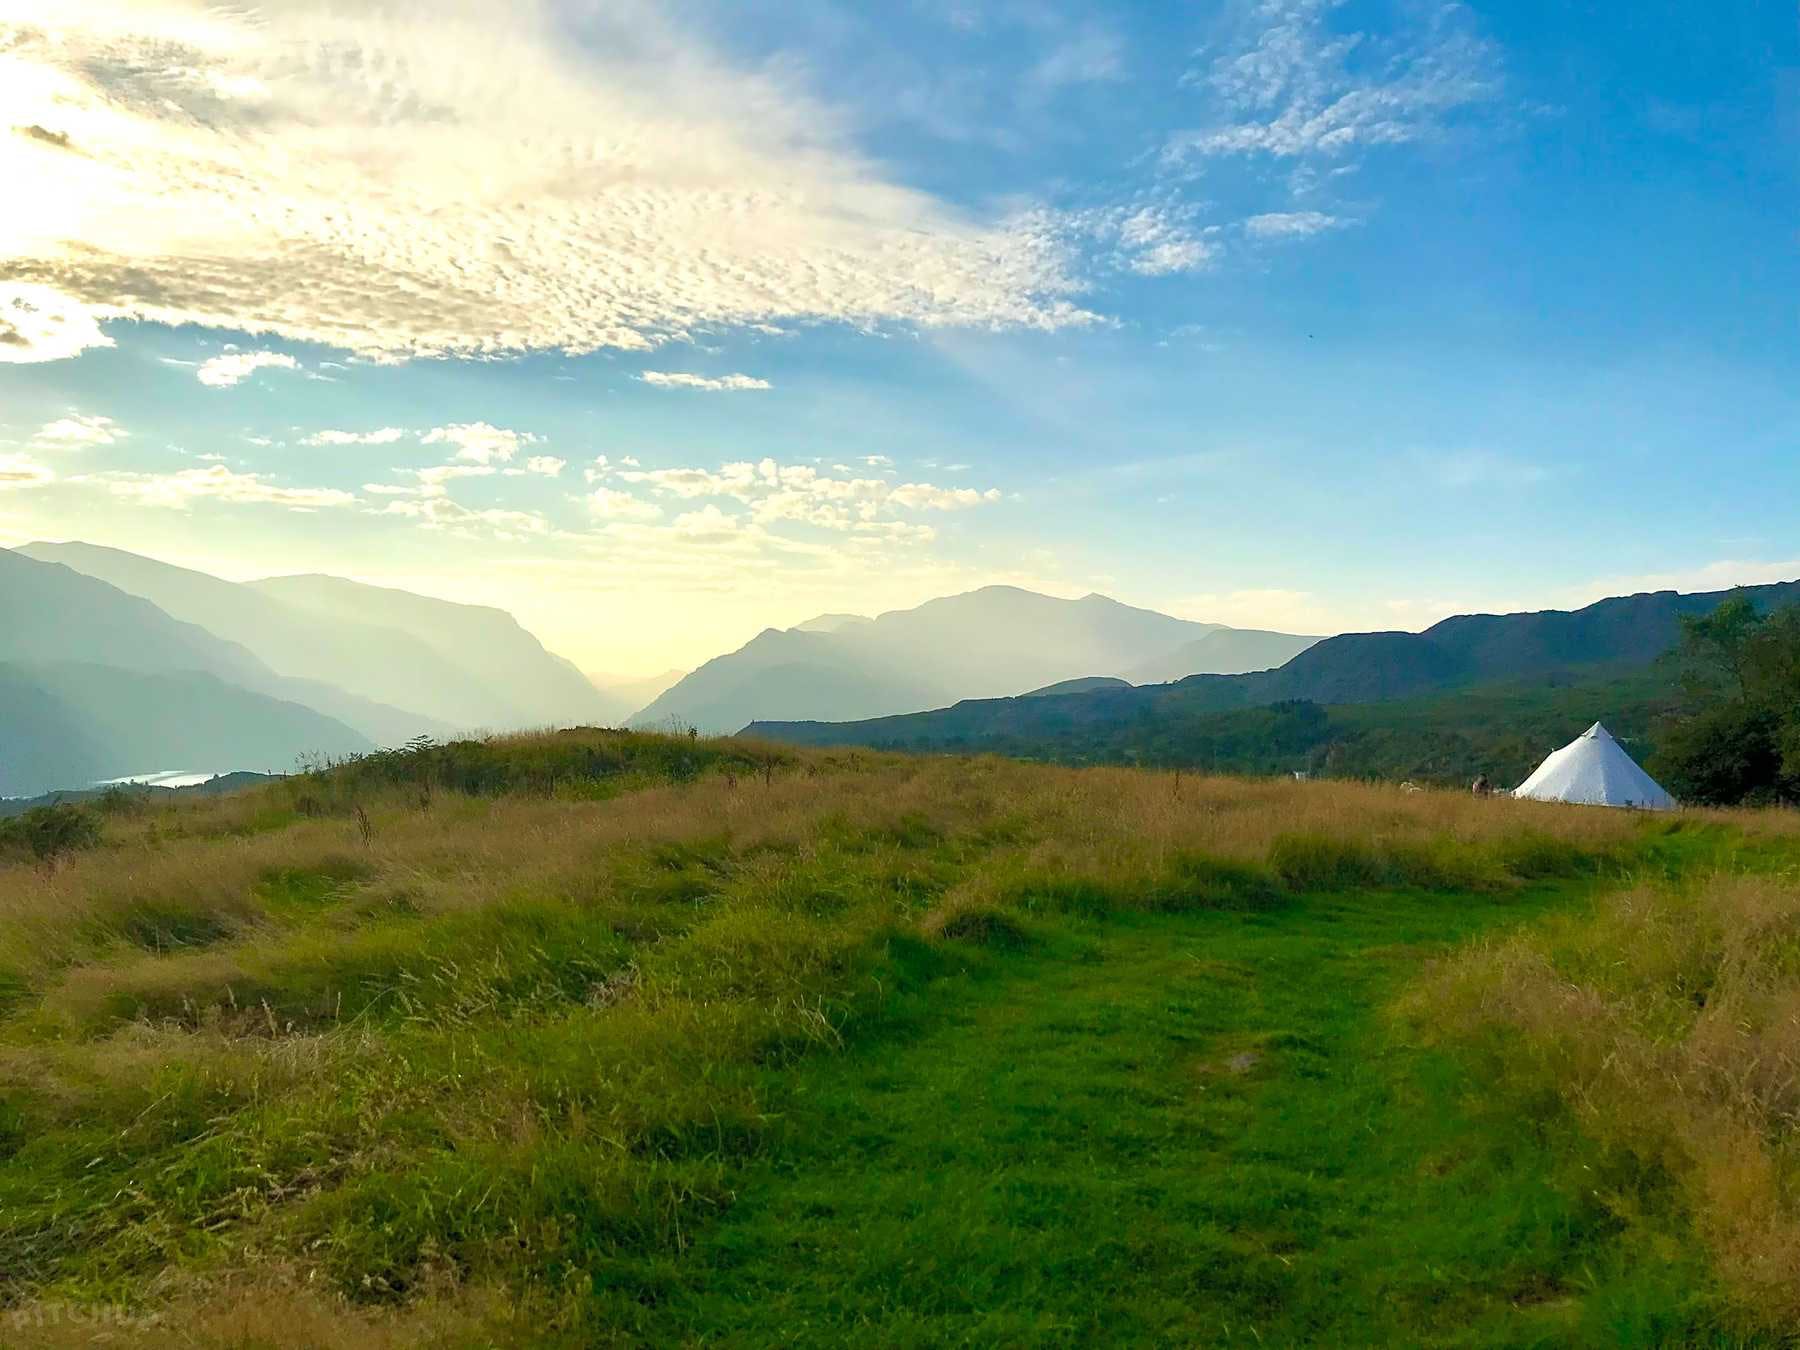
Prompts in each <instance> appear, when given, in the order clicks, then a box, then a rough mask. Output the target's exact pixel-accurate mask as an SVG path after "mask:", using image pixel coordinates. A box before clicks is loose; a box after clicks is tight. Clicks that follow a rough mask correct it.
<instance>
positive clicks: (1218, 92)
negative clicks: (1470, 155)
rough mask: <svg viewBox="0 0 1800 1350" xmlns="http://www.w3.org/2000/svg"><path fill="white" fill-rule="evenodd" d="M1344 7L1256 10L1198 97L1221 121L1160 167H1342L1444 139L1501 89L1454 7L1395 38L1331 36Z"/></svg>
mask: <svg viewBox="0 0 1800 1350" xmlns="http://www.w3.org/2000/svg"><path fill="white" fill-rule="evenodd" d="M1343 12H1344V11H1343V7H1342V6H1341V4H1340V3H1339V2H1338V0H1259V3H1255V4H1250V5H1243V6H1240V8H1239V11H1238V14H1237V17H1236V21H1235V24H1234V31H1233V32H1232V33H1231V34H1230V35H1229V37H1228V38H1227V39H1226V40H1225V41H1224V42H1223V43H1222V44H1221V45H1220V47H1219V48H1218V49H1216V50H1215V51H1214V52H1213V54H1212V56H1211V59H1210V60H1209V61H1208V62H1207V64H1206V65H1204V66H1202V67H1200V68H1198V69H1196V70H1194V71H1192V72H1190V73H1189V76H1188V78H1187V80H1186V83H1187V84H1188V85H1189V87H1190V88H1193V89H1195V90H1198V91H1199V92H1201V93H1202V94H1204V95H1207V96H1209V97H1210V99H1211V100H1212V103H1213V120H1212V121H1211V122H1210V123H1209V124H1208V125H1205V126H1201V127H1198V128H1194V129H1190V130H1186V131H1181V132H1178V133H1176V134H1175V135H1173V136H1172V137H1170V138H1169V140H1168V143H1167V145H1166V147H1165V150H1164V158H1165V160H1167V161H1170V162H1176V163H1178V162H1180V161H1182V160H1185V159H1189V158H1192V157H1195V156H1213V155H1270V156H1276V157H1280V158H1296V157H1309V156H1319V157H1326V158H1341V157H1344V156H1348V155H1350V154H1353V153H1354V152H1356V151H1359V150H1366V149H1368V148H1370V147H1374V146H1383V145H1400V144H1405V143H1407V142H1410V141H1418V140H1423V139H1426V138H1428V137H1431V136H1435V135H1437V134H1439V133H1441V132H1442V131H1443V130H1444V128H1445V127H1446V126H1447V125H1448V124H1449V123H1450V121H1451V120H1452V119H1453V118H1454V117H1456V116H1457V115H1458V114H1460V113H1463V112H1465V111H1466V110H1468V109H1470V108H1472V107H1474V106H1475V105H1478V104H1481V103H1483V102H1485V101H1487V100H1489V99H1491V98H1492V97H1493V96H1494V95H1495V94H1496V93H1497V92H1498V90H1499V88H1500V86H1501V77H1500V74H1499V61H1498V58H1497V56H1496V54H1495V52H1494V51H1493V49H1492V48H1491V47H1490V46H1489V45H1488V44H1487V43H1485V42H1483V41H1482V40H1481V39H1480V38H1478V37H1477V36H1475V34H1474V32H1473V30H1472V23H1471V19H1470V15H1469V13H1468V11H1467V10H1466V9H1464V8H1463V6H1461V5H1459V4H1455V3H1449V4H1440V5H1435V6H1432V7H1430V8H1429V9H1428V10H1426V11H1425V13H1426V16H1427V17H1426V18H1425V19H1424V20H1423V21H1422V22H1421V23H1419V24H1417V25H1414V26H1412V27H1411V28H1410V29H1407V30H1403V31H1401V32H1398V33H1396V34H1395V35H1392V36H1388V37H1379V38H1378V37H1376V36H1374V35H1373V34H1371V33H1368V32H1365V31H1358V30H1344V29H1340V28H1336V27H1334V26H1333V23H1332V19H1333V17H1334V16H1336V15H1339V14H1341V13H1343Z"/></svg>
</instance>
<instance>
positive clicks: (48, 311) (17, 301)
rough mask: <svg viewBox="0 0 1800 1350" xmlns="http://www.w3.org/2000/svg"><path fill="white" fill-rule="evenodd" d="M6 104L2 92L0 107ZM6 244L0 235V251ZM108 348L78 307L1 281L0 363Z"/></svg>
mask: <svg viewBox="0 0 1800 1350" xmlns="http://www.w3.org/2000/svg"><path fill="white" fill-rule="evenodd" d="M6 73H7V66H6V64H5V59H4V57H3V56H0V77H4V76H5V74H6ZM4 98H5V93H4V88H3V86H0V105H3V102H4ZM0 121H4V118H3V117H0ZM5 168H6V163H5V156H4V153H3V152H0V170H4V169H5ZM11 181H13V182H22V181H24V180H23V179H19V178H14V179H12V180H11ZM13 209H14V210H15V211H17V210H20V209H22V208H20V207H18V206H14V207H13ZM5 238H6V236H5V235H3V234H0V249H3V247H4V241H5ZM112 345H113V340H112V339H111V338H109V337H108V336H107V335H106V333H105V331H104V330H103V329H102V328H101V327H100V323H99V320H98V318H97V317H96V316H95V314H94V313H93V312H92V311H91V310H90V309H89V308H88V306H87V305H86V304H84V303H83V302H82V301H80V300H77V299H74V298H73V297H71V296H69V295H66V294H64V293H63V292H62V291H60V290H57V289H56V288H55V287H53V286H46V285H43V284H42V283H38V282H29V281H0V362H9V361H10V362H24V361H62V360H66V359H67V358H69V357H71V356H79V355H80V354H81V353H82V352H84V351H86V350H88V349H89V348H90V347H110V346H112Z"/></svg>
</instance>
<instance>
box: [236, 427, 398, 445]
mask: <svg viewBox="0 0 1800 1350" xmlns="http://www.w3.org/2000/svg"><path fill="white" fill-rule="evenodd" d="M405 436H406V433H405V432H404V431H402V430H401V429H400V428H399V427H381V428H380V429H378V430H376V431H333V430H329V429H327V430H325V431H315V432H314V433H313V434H312V435H310V436H308V437H306V438H305V439H304V440H302V441H301V442H300V444H302V445H392V444H394V442H395V441H398V440H402V439H404V438H405ZM265 443H266V442H265Z"/></svg>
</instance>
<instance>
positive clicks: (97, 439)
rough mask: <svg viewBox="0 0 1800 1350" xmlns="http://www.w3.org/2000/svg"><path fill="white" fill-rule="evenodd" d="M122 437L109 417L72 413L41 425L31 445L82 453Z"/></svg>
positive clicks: (118, 427) (119, 428)
mask: <svg viewBox="0 0 1800 1350" xmlns="http://www.w3.org/2000/svg"><path fill="white" fill-rule="evenodd" d="M124 436H125V429H124V428H123V427H121V426H120V425H119V424H118V423H117V422H115V421H113V420H112V418H110V417H95V416H89V415H87V414H84V413H73V414H71V415H70V416H68V417H61V418H58V419H57V420H56V421H54V422H47V423H45V424H44V425H43V426H42V427H40V428H38V432H37V435H35V436H33V437H32V438H31V443H32V444H33V445H35V446H39V447H42V448H45V449H52V450H84V449H86V448H87V447H88V446H92V445H111V444H113V443H114V442H115V441H119V440H122V439H123V438H124Z"/></svg>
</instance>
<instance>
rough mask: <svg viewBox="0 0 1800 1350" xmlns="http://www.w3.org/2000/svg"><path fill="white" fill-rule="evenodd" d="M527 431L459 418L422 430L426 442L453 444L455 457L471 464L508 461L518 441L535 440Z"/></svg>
mask: <svg viewBox="0 0 1800 1350" xmlns="http://www.w3.org/2000/svg"><path fill="white" fill-rule="evenodd" d="M537 439H538V438H537V437H536V436H534V435H532V434H531V433H530V432H528V431H509V430H508V429H507V428H505V427H496V426H490V425H488V424H487V423H486V422H463V423H458V424H456V425H454V426H447V427H434V428H433V429H432V430H430V431H428V432H426V433H425V437H424V440H425V444H426V445H454V446H455V447H456V458H458V459H460V460H465V461H467V462H468V463H471V464H486V463H489V462H490V461H492V460H496V459H497V460H501V461H508V460H511V459H512V457H513V456H514V455H516V454H518V453H519V447H520V446H522V445H535V444H537Z"/></svg>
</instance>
